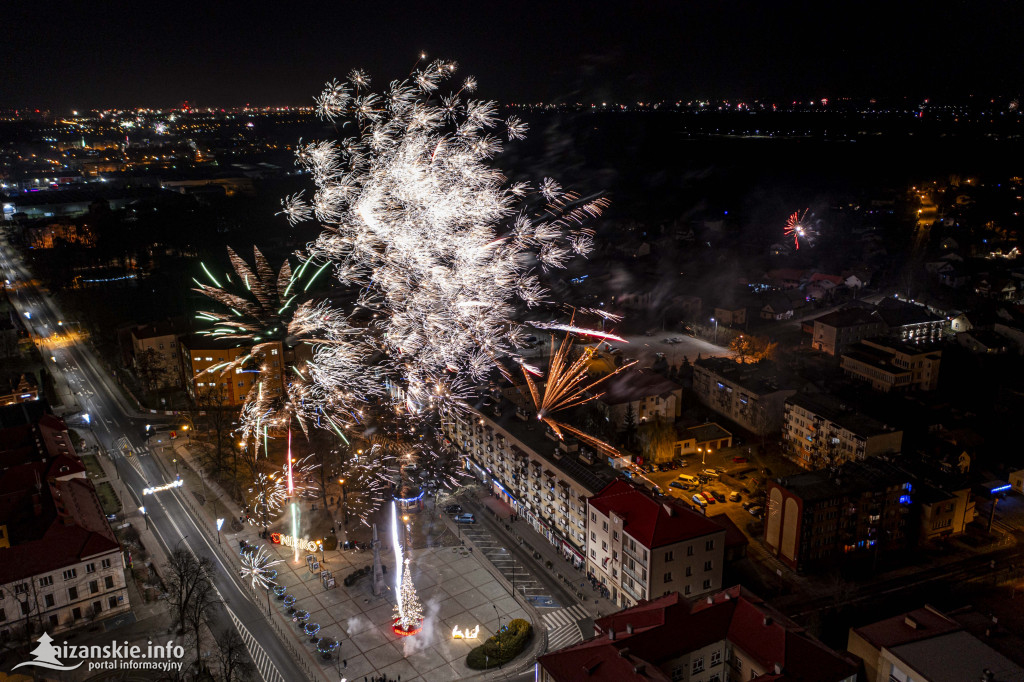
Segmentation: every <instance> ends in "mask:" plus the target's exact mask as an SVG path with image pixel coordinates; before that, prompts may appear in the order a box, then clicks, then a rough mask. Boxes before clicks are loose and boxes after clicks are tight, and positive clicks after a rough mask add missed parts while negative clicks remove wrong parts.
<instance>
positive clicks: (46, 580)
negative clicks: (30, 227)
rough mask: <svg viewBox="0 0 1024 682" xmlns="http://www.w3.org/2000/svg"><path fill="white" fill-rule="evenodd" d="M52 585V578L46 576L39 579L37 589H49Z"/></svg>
mask: <svg viewBox="0 0 1024 682" xmlns="http://www.w3.org/2000/svg"><path fill="white" fill-rule="evenodd" d="M52 584H53V576H52V575H48V576H46V577H43V578H40V579H39V587H49V586H50V585H52Z"/></svg>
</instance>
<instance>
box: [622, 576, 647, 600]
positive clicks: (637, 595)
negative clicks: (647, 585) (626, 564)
mask: <svg viewBox="0 0 1024 682" xmlns="http://www.w3.org/2000/svg"><path fill="white" fill-rule="evenodd" d="M619 585H620V586H621V587H622V591H623V592H625V593H626V594H628V595H629V596H631V597H632V598H633V599H636V600H637V601H640V600H641V599H643V597H641V596H640V593H639V592H638V591H637V590H636V589H635V588H632V587H630V586H629V583H628V582H626V581H625V580H623V581H622V582H620V583H619Z"/></svg>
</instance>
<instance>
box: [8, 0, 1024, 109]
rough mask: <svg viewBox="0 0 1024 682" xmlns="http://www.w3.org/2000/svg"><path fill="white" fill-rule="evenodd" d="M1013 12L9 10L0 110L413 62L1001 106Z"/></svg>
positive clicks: (685, 92) (260, 101) (162, 99)
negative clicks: (984, 100) (967, 98)
mask: <svg viewBox="0 0 1024 682" xmlns="http://www.w3.org/2000/svg"><path fill="white" fill-rule="evenodd" d="M1022 5H1024V3H1019V2H1016V1H1015V0H1006V1H1005V2H988V1H987V0H971V1H965V2H944V1H938V2H926V3H918V2H904V1H903V0H890V1H889V2H884V3H871V2H857V3H832V2H813V3H811V2H808V3H782V2H777V1H776V0H762V1H761V2H736V1H731V2H730V1H722V2H710V1H707V0H674V1H672V2H639V1H636V0H632V1H630V0H623V1H622V2H614V3H613V2H600V1H594V2H586V3H583V2H558V1H557V0H551V1H549V2H495V1H491V0H475V1H473V2H448V1H445V0H434V1H433V2H420V3H407V2H390V1H387V0H374V1H369V2H349V1H345V0H331V1H330V2H316V3H312V2H311V3H304V2H287V1H284V0H279V1H277V2H273V3H271V2H233V1H230V0H206V1H204V2H178V3H175V2H169V1H166V0H165V1H161V2H158V1H157V0H135V1H134V2H124V3H122V2H114V1H108V0H94V1H92V2H82V1H81V0H75V1H74V2H64V1H54V2H25V1H23V0H15V1H14V2H10V1H8V2H5V3H3V15H2V16H3V38H2V40H0V51H2V55H3V60H2V74H3V75H2V76H0V108H9V107H16V106H32V107H45V108H52V109H53V110H54V111H56V112H63V111H66V110H69V109H72V108H80V109H87V108H103V107H119V106H125V107H136V106H150V107H168V106H175V105H177V104H179V103H181V102H182V101H184V100H189V101H190V102H192V103H193V104H195V105H197V106H237V105H242V104H246V103H251V104H253V105H256V106H262V105H278V104H308V103H309V102H311V98H312V96H313V95H315V94H317V93H318V92H319V91H320V86H321V85H322V83H323V82H324V81H325V80H327V79H329V78H332V77H335V76H337V77H344V75H345V74H346V73H347V72H348V71H349V69H351V68H352V67H355V66H360V67H362V68H364V69H366V70H367V71H368V72H369V73H370V74H371V75H372V76H376V78H377V86H381V85H383V83H382V81H387V80H391V79H392V78H396V77H400V76H402V75H404V74H406V73H408V71H409V69H410V68H411V66H412V64H413V63H414V62H415V59H416V55H417V54H418V53H419V51H420V50H425V51H426V52H427V53H428V54H430V55H431V56H434V57H445V58H451V59H456V60H458V61H459V62H460V65H461V67H462V74H463V75H468V74H473V75H475V76H477V77H478V79H479V80H480V82H481V90H480V92H481V94H482V96H485V97H493V98H497V99H499V100H501V101H502V102H517V101H547V102H550V101H570V102H572V101H582V102H587V103H590V102H601V101H635V100H660V99H668V100H676V99H683V100H686V99H695V98H722V97H728V98H736V97H745V98H755V97H762V98H777V99H779V100H781V101H785V100H786V99H789V98H812V97H813V98H820V97H832V98H836V97H842V96H877V97H889V96H902V95H907V96H911V97H937V98H941V97H961V96H963V95H967V94H972V93H973V94H977V95H984V96H988V95H1014V96H1015V95H1017V94H1019V93H1020V91H1021V90H1024V87H1022V82H1024V59H1022V57H1021V54H1020V45H1021V44H1022V39H1021V36H1022V35H1024V7H1022ZM839 7H842V8H843V11H839V9H838V8H839Z"/></svg>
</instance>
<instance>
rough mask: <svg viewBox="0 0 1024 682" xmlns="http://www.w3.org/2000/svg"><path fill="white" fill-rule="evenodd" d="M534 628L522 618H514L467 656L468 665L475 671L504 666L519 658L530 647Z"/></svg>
mask: <svg viewBox="0 0 1024 682" xmlns="http://www.w3.org/2000/svg"><path fill="white" fill-rule="evenodd" d="M532 637H533V626H532V625H530V623H529V622H527V621H525V620H523V619H522V618H513V619H512V620H511V621H509V623H508V626H507V627H506V629H505V630H504V631H502V632H499V633H498V634H496V635H494V636H493V637H489V638H488V639H487V640H486V641H485V642H484V643H483V644H481V645H480V646H478V647H476V648H475V649H473V650H472V651H470V652H469V654H468V655H467V656H466V665H468V666H469V667H470V668H472V669H473V670H485V669H487V668H494V667H497V666H498V665H499V664H502V665H504V664H505V663H508V662H509V661H511V660H512V659H513V658H515V657H516V656H518V655H519V654H521V653H522V652H523V650H524V649H526V647H527V645H529V643H530V640H531V639H532Z"/></svg>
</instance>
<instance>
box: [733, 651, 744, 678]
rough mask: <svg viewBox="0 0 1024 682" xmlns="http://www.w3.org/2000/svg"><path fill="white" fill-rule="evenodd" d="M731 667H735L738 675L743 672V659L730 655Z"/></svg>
mask: <svg viewBox="0 0 1024 682" xmlns="http://www.w3.org/2000/svg"><path fill="white" fill-rule="evenodd" d="M732 667H734V668H736V674H737V675H739V674H740V673H742V672H743V659H742V658H738V657H736V656H733V657H732Z"/></svg>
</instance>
